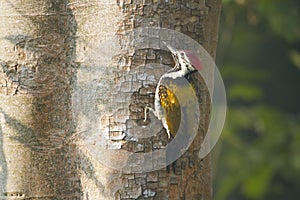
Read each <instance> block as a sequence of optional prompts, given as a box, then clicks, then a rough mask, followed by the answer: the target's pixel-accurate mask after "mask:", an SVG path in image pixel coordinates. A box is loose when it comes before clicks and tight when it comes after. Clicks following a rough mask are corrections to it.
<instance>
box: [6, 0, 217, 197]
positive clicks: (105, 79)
mask: <svg viewBox="0 0 300 200" xmlns="http://www.w3.org/2000/svg"><path fill="white" fill-rule="evenodd" d="M0 2H1V7H0V20H1V25H2V26H0V36H1V37H0V44H1V45H0V46H1V48H0V61H1V65H0V67H1V68H0V70H2V71H0V84H1V85H0V86H1V87H0V92H1V94H0V122H1V127H0V136H1V140H0V148H1V149H0V163H1V168H0V181H1V185H0V186H2V191H1V188H0V192H1V195H2V197H3V198H8V199H9V197H10V196H11V197H17V196H18V197H20V198H21V199H22V198H27V199H159V200H161V199H205V200H207V199H211V166H210V157H209V156H207V157H206V158H205V159H203V160H200V159H198V157H197V155H198V154H197V152H199V148H200V144H201V141H202V140H203V137H204V135H205V131H206V130H207V128H208V124H209V117H210V100H209V99H210V97H209V94H208V92H207V88H206V85H205V83H204V82H203V80H202V79H201V77H194V79H195V81H196V82H197V83H198V86H197V87H196V93H197V95H198V98H199V101H200V103H199V105H200V106H199V109H200V110H201V113H202V117H201V119H200V125H199V131H198V134H197V136H196V138H195V140H194V141H193V143H192V145H191V146H190V148H189V149H188V150H187V151H186V152H185V153H184V154H183V155H182V157H181V158H180V159H179V160H178V161H177V163H176V168H175V173H173V172H172V173H167V172H166V170H165V168H162V169H157V170H154V171H153V170H143V169H140V170H139V167H140V166H145V165H146V164H149V165H151V166H154V165H155V160H154V161H153V160H151V162H150V161H149V160H147V159H146V158H144V160H134V159H132V158H131V156H132V155H130V156H128V153H127V152H132V153H133V155H136V154H139V153H142V154H146V153H149V152H150V153H151V152H155V151H154V150H156V149H163V146H165V145H166V143H167V141H166V137H165V132H164V130H163V129H162V130H161V131H160V132H158V133H156V135H155V136H151V137H145V138H142V137H143V136H145V134H146V133H145V132H143V128H142V127H143V126H147V127H150V124H149V123H148V122H147V123H144V122H143V117H144V115H143V109H144V107H145V105H147V104H153V93H154V90H155V86H156V82H157V80H158V79H159V77H160V76H161V75H162V74H163V73H164V72H165V71H166V70H168V69H169V68H168V67H161V66H160V67H157V68H156V67H155V65H154V66H153V65H151V63H154V64H164V65H165V66H166V65H169V66H171V65H172V64H173V63H172V57H171V56H170V53H169V52H168V51H166V50H163V49H160V44H161V41H163V38H161V37H165V36H166V37H168V35H163V33H161V34H162V35H160V34H158V35H157V33H158V32H156V30H159V29H158V28H165V29H170V30H176V31H179V32H182V33H184V34H185V35H187V36H189V37H191V38H193V39H194V40H196V41H197V42H199V43H200V44H202V45H203V46H204V47H205V49H206V50H207V51H208V52H209V53H210V54H211V56H212V57H213V58H215V52H216V45H217V34H218V19H219V14H220V5H221V2H220V0H199V1H194V0H186V1H181V0H169V1H160V0H159V1H157V0H117V1H110V0H98V1H96V0H95V1H89V0H81V1H76V0H70V1H67V0H65V1H54V0H45V1H43V0H42V1H34V0H27V1H26V2H24V1H17V0H11V1H4V0H3V1H0ZM143 27H155V28H156V29H149V30H150V32H151V33H150V32H149V31H148V32H147V34H148V35H151V37H149V38H148V39H149V41H146V42H147V44H146V43H145V41H143V42H142V43H141V45H140V46H139V47H140V48H135V46H134V45H133V43H134V42H136V43H139V42H140V41H136V40H135V38H134V36H135V34H144V32H138V31H137V32H135V31H136V30H139V29H138V28H143ZM143 30H144V31H145V30H148V29H143ZM140 39H142V40H143V38H140ZM170 42H175V41H172V40H170ZM143 45H144V46H143ZM75 55H76V56H75ZM151 120H152V119H151ZM159 123H160V122H157V123H156V124H159ZM152 124H155V123H152ZM154 128H155V127H154ZM150 129H151V128H150ZM130 135H134V136H133V137H131V138H128V136H130ZM103 138H104V139H103ZM136 138H139V139H138V140H136ZM122 150H123V151H122ZM124 152H125V153H124ZM148 161H149V163H147V162H148ZM122 166H130V167H129V168H128V167H127V168H126V167H125V169H124V168H122ZM150 168H151V167H150ZM120 169H123V170H120Z"/></svg>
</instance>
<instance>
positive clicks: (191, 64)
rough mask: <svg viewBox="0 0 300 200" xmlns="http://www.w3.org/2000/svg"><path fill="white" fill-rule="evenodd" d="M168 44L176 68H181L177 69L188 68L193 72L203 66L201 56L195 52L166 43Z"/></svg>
mask: <svg viewBox="0 0 300 200" xmlns="http://www.w3.org/2000/svg"><path fill="white" fill-rule="evenodd" d="M166 46H167V47H168V49H169V50H170V51H171V53H172V56H173V58H174V61H175V68H176V69H177V68H179V69H177V70H187V71H188V72H193V71H196V70H198V71H199V70H201V69H202V68H203V66H202V62H201V60H200V58H199V57H198V56H196V55H195V54H194V53H193V52H191V51H188V50H178V49H176V48H174V47H172V46H170V45H168V44H166Z"/></svg>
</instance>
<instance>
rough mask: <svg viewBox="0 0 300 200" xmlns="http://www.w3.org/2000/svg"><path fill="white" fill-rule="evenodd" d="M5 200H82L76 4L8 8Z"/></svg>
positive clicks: (2, 58) (1, 13)
mask: <svg viewBox="0 0 300 200" xmlns="http://www.w3.org/2000/svg"><path fill="white" fill-rule="evenodd" d="M0 5H1V6H0V24H1V25H0V44H1V45H0V46H1V48H0V62H1V63H0V122H1V126H0V137H1V140H0V141H1V142H0V155H1V156H0V159H1V160H0V161H1V168H0V169H1V170H0V186H1V187H0V194H1V197H0V198H1V199H6V198H7V199H13V198H15V199H80V198H81V196H82V192H81V185H80V177H79V175H78V172H77V170H76V167H75V162H74V160H75V158H76V149H75V148H73V146H71V145H69V144H68V143H67V141H68V140H67V138H68V136H69V135H70V134H71V133H72V132H73V130H74V125H75V123H74V122H75V121H74V120H73V117H72V110H71V108H72V107H71V95H72V82H73V81H74V80H75V79H74V78H75V73H74V72H75V70H74V68H73V65H72V63H73V61H74V59H75V54H74V53H75V52H74V50H75V48H76V46H75V40H74V39H75V37H74V36H75V34H76V28H77V27H76V22H75V20H74V16H73V14H72V11H71V10H70V8H69V7H68V1H51V0H39V1H35V0H27V1H19V0H10V1H6V0H1V1H0Z"/></svg>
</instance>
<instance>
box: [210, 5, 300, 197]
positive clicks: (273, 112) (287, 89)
mask: <svg viewBox="0 0 300 200" xmlns="http://www.w3.org/2000/svg"><path fill="white" fill-rule="evenodd" d="M299 10H300V1H299V0H249V1H246V0H223V10H222V16H221V24H220V34H219V47H218V53H217V65H218V67H219V69H220V72H221V74H222V77H223V80H224V83H225V87H226V93H227V99H228V113H227V118H226V122H225V127H224V130H223V133H222V136H221V138H220V140H219V142H218V145H217V146H216V148H215V149H214V151H213V165H214V198H213V199H214V200H224V199H226V200H248V199H249V200H252V199H253V200H254V199H255V200H262V199H263V200H282V199H285V200H293V199H295V200H296V199H300V25H299V22H300V14H299Z"/></svg>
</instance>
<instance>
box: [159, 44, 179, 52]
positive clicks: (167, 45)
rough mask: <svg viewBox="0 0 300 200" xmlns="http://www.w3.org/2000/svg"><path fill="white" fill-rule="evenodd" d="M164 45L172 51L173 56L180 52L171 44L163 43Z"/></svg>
mask: <svg viewBox="0 0 300 200" xmlns="http://www.w3.org/2000/svg"><path fill="white" fill-rule="evenodd" d="M163 44H164V45H165V46H166V47H167V48H168V49H169V50H170V51H171V53H172V54H173V55H176V52H177V51H178V50H177V49H176V48H174V47H172V46H170V45H169V44H167V43H166V42H163Z"/></svg>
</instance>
